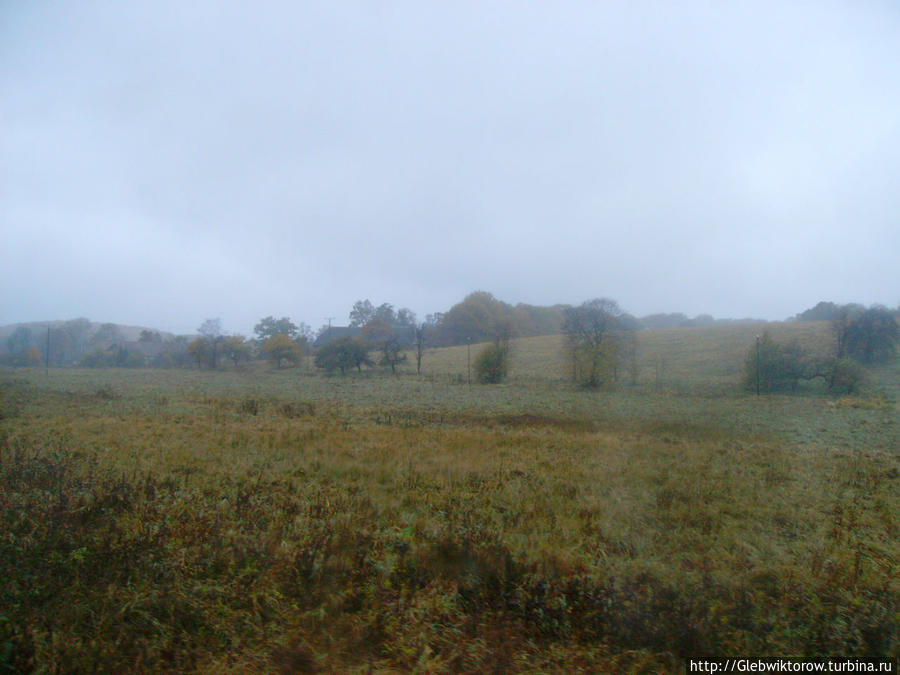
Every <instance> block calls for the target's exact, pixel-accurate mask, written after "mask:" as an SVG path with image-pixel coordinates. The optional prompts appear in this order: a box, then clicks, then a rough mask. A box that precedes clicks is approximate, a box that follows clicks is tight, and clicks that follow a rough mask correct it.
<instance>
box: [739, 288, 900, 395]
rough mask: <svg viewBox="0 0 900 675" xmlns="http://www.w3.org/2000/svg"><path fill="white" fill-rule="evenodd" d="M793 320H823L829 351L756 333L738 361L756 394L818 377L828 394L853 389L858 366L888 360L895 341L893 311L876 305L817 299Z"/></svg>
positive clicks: (899, 338)
mask: <svg viewBox="0 0 900 675" xmlns="http://www.w3.org/2000/svg"><path fill="white" fill-rule="evenodd" d="M795 318H796V320H797V321H828V322H829V323H830V327H831V334H832V346H831V350H830V353H829V354H827V355H826V356H814V355H812V354H811V353H810V351H809V350H808V349H807V348H806V347H804V346H803V345H802V344H801V343H800V342H799V341H798V340H796V339H795V340H790V341H788V342H777V341H776V340H774V339H773V338H772V336H771V335H770V334H769V333H768V332H766V333H764V334H763V335H761V336H758V337H757V339H756V343H755V344H754V345H753V346H751V347H750V349H749V350H748V353H747V357H746V359H745V361H744V376H743V383H744V387H745V388H746V389H748V390H756V391H757V392H758V393H769V392H777V391H796V390H797V389H798V388H799V386H800V383H801V382H810V381H814V380H821V381H822V382H824V383H825V386H826V388H827V389H828V391H831V392H833V393H855V392H857V391H859V390H860V389H861V388H862V386H863V384H864V382H865V369H864V366H868V365H873V364H876V363H884V362H886V361H889V360H891V359H892V358H894V356H896V353H897V345H898V343H900V325H898V324H897V318H896V317H895V314H894V313H893V312H891V310H889V309H887V308H886V307H883V306H880V305H873V306H872V307H869V308H866V307H863V306H862V305H858V304H848V305H836V304H834V303H831V302H820V303H819V304H817V305H816V306H815V307H813V308H811V309H809V310H806V311H805V312H802V313H801V314H798V315H797V317H795Z"/></svg>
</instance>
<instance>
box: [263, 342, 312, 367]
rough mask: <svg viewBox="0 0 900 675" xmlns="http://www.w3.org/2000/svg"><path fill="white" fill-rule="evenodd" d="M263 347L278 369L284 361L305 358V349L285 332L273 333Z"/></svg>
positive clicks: (290, 361)
mask: <svg viewBox="0 0 900 675" xmlns="http://www.w3.org/2000/svg"><path fill="white" fill-rule="evenodd" d="M261 349H262V352H263V354H265V355H266V358H268V359H269V360H270V361H271V362H272V363H274V364H275V367H276V368H278V369H281V364H282V362H284V361H287V362H289V363H297V362H298V361H299V360H300V359H301V358H303V350H302V349H301V348H300V346H299V345H298V344H297V343H296V342H294V341H293V340H291V338H289V337H288V336H287V335H284V334H283V333H282V334H278V335H273V336H272V337H270V338H269V339H268V340H266V341H265V342H263V343H262V347H261Z"/></svg>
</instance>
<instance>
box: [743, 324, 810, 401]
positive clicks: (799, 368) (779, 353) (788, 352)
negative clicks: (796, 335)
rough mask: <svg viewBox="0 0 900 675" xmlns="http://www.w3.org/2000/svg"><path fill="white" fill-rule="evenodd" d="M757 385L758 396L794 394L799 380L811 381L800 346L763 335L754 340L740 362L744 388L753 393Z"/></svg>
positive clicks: (794, 342)
mask: <svg viewBox="0 0 900 675" xmlns="http://www.w3.org/2000/svg"><path fill="white" fill-rule="evenodd" d="M757 378H758V382H759V391H760V392H761V393H770V392H775V391H795V390H796V389H797V386H798V384H799V383H800V380H801V379H811V373H810V368H809V367H808V366H807V362H806V357H805V354H804V352H803V350H802V348H801V347H800V343H799V342H797V341H796V340H792V341H791V342H788V343H786V344H781V343H778V342H776V341H775V340H773V339H772V336H771V335H770V334H769V333H768V332H766V333H764V334H763V335H762V337H760V338H758V340H757V342H756V343H754V344H753V345H752V346H751V347H750V349H749V351H748V352H747V358H746V359H745V360H744V387H745V388H746V389H747V390H750V391H753V390H755V389H756V386H757Z"/></svg>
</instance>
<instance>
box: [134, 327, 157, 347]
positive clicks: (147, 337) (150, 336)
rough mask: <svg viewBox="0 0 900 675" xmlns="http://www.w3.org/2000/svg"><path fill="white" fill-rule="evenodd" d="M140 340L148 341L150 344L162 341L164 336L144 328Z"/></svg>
mask: <svg viewBox="0 0 900 675" xmlns="http://www.w3.org/2000/svg"><path fill="white" fill-rule="evenodd" d="M138 342H146V343H148V344H151V343H155V342H162V336H161V335H160V334H159V333H157V332H156V331H153V330H142V331H141V336H140V337H139V338H138Z"/></svg>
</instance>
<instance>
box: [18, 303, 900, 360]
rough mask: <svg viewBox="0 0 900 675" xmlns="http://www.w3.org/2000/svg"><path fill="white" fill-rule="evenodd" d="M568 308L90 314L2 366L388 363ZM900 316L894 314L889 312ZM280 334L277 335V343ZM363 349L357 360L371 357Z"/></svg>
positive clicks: (25, 340)
mask: <svg viewBox="0 0 900 675" xmlns="http://www.w3.org/2000/svg"><path fill="white" fill-rule="evenodd" d="M572 310H573V307H572V306H570V305H564V304H559V305H552V306H538V305H529V304H524V303H519V304H516V305H512V304H510V303H507V302H504V301H502V300H499V299H497V298H495V297H494V296H493V295H492V294H491V293H488V292H486V291H475V292H473V293H470V294H469V295H467V296H466V297H465V298H463V300H461V301H460V302H458V303H456V304H455V305H453V306H452V307H451V308H450V309H449V310H447V311H446V312H439V313H435V314H428V315H427V316H426V317H425V318H424V320H417V317H416V315H415V313H414V312H412V311H411V310H409V309H406V308H400V309H397V310H395V309H394V306H393V305H391V304H390V303H383V304H380V305H377V306H376V305H374V304H373V303H372V302H371V301H370V300H368V299H366V300H359V301H357V302H356V303H355V304H354V305H353V307H352V308H351V310H350V312H349V314H348V321H347V324H346V325H333V326H322V327H321V328H320V329H319V330H318V331H315V332H314V331H313V330H312V329H311V328H310V327H309V326H308V325H306V324H304V323H300V324H299V325H296V324H294V323H293V322H292V321H291V320H290V318H288V317H282V318H280V319H276V318H275V317H265V318H263V319H261V320H260V322H259V323H258V324H257V325H256V327H255V329H254V330H255V336H254V337H250V338H247V337H245V336H242V335H239V334H234V335H227V334H225V333H224V332H223V331H222V328H221V322H220V320H219V319H206V320H205V321H204V322H203V323H202V324H201V325H200V326H199V327H198V331H197V333H196V334H194V335H173V334H171V333H166V332H163V331H158V330H154V329H152V328H143V327H134V326H121V325H117V324H114V323H97V322H93V321H90V320H89V319H86V318H78V319H72V320H68V321H48V322H32V323H27V324H16V325H12V326H5V327H0V364H3V365H20V366H27V365H30V366H37V365H45V364H49V365H54V366H71V365H81V366H86V367H101V366H118V367H144V366H155V367H190V366H193V365H198V366H201V367H204V366H211V367H216V366H217V365H218V363H219V362H220V361H226V362H227V361H231V362H233V363H234V365H238V364H239V363H240V362H242V361H249V360H252V359H256V358H266V359H270V360H272V361H273V362H274V363H276V364H277V366H278V367H281V365H282V363H284V362H292V361H293V362H296V361H297V360H299V358H300V357H302V356H303V355H307V354H310V353H312V352H314V351H316V350H317V349H320V348H322V347H323V346H324V345H326V344H328V343H329V342H332V341H334V340H356V341H357V342H361V343H362V344H363V345H368V346H369V349H372V348H373V346H374V345H379V346H380V348H381V350H382V352H383V361H384V360H386V361H384V362H386V363H387V364H388V365H391V366H392V367H393V365H395V363H392V357H391V355H390V353H388V352H387V351H385V350H386V349H387V348H386V347H385V345H389V349H390V350H392V353H394V355H395V357H394V358H396V359H399V358H400V354H401V352H403V351H404V350H408V349H412V348H416V349H417V350H418V352H419V358H420V359H421V351H422V349H424V348H425V347H426V346H427V347H428V348H435V347H448V346H453V345H462V344H467V343H471V344H477V343H483V342H492V341H497V340H498V339H500V337H502V338H503V339H505V340H508V339H510V338H514V337H535V336H540V335H555V334H559V333H562V332H563V331H564V326H565V323H566V316H567V312H571V311H572ZM863 310H865V307H863V306H862V305H858V304H849V305H839V304H836V303H833V302H820V303H818V304H817V305H815V306H814V307H812V308H810V309H807V310H805V311H803V312H800V313H799V314H797V315H796V316H794V317H791V318H790V319H788V320H789V321H834V320H835V319H836V318H838V317H839V316H842V315H847V313H859V312H862V311H863ZM888 311H891V312H892V313H893V314H894V315H897V314H900V308H898V309H897V310H888ZM618 321H619V322H620V324H619V325H620V326H622V327H625V328H627V329H629V330H640V329H649V330H659V329H672V328H683V327H695V326H712V325H717V324H728V323H751V322H753V323H756V322H762V320H760V319H750V318H747V319H716V318H714V317H712V316H710V315H708V314H701V315H698V316H695V317H693V318H691V317H688V316H687V315H685V314H682V313H669V314H651V315H648V316H644V317H640V318H637V317H634V316H632V315H630V314H628V313H627V312H622V315H621V317H619V319H618ZM275 338H277V339H275ZM366 358H367V357H366V352H365V351H363V352H362V355H361V356H358V357H357V366H359V364H360V361H359V359H363V360H365V359H366Z"/></svg>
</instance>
